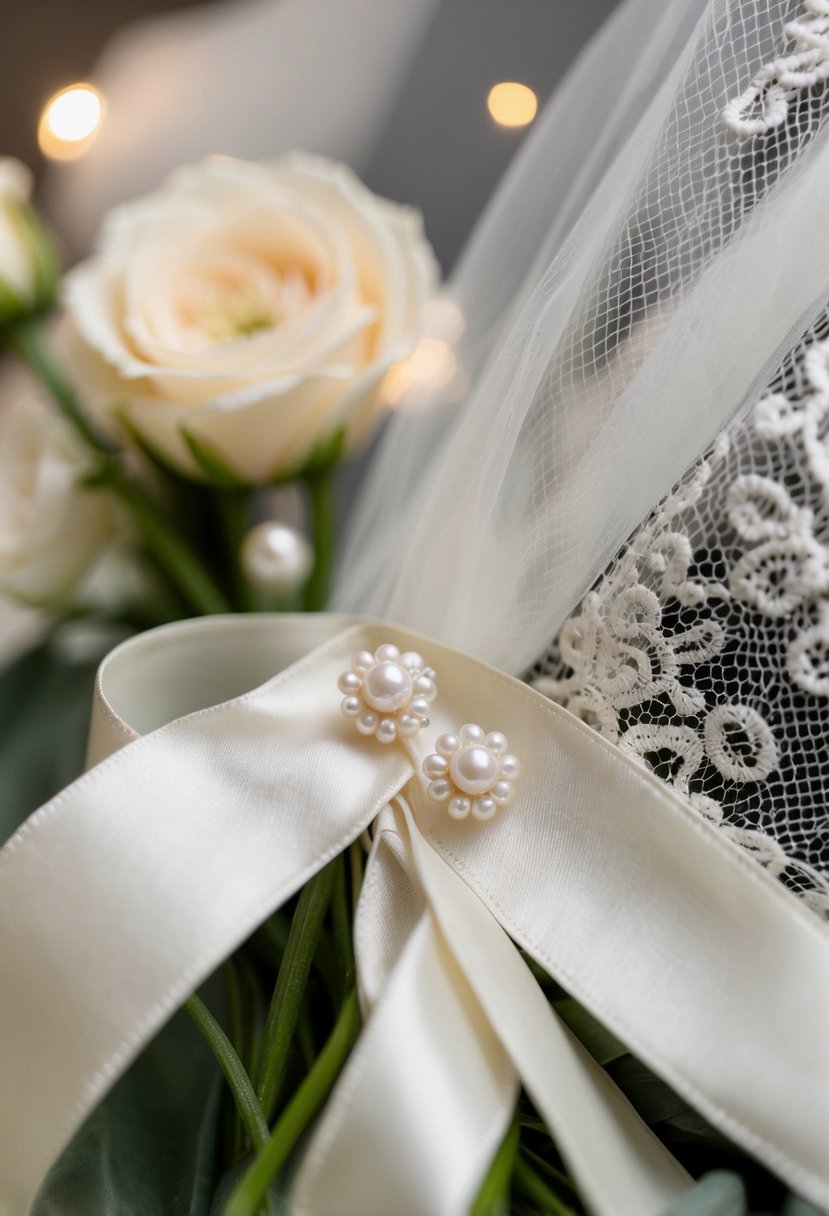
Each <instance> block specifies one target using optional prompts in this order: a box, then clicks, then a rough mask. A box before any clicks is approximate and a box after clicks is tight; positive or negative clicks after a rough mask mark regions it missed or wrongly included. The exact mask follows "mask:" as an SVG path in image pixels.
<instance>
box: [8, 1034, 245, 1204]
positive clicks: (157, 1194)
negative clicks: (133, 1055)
mask: <svg viewBox="0 0 829 1216" xmlns="http://www.w3.org/2000/svg"><path fill="white" fill-rule="evenodd" d="M220 1094H221V1081H220V1075H219V1071H218V1067H217V1065H216V1063H215V1061H214V1059H213V1057H212V1056H211V1054H210V1052H209V1051H208V1049H207V1047H206V1045H205V1043H204V1042H203V1041H202V1039H201V1038H200V1037H199V1035H198V1034H196V1033H195V1031H194V1029H193V1027H192V1025H191V1023H190V1021H189V1019H187V1018H186V1017H185V1016H184V1015H183V1014H181V1013H178V1014H176V1016H175V1017H174V1018H173V1020H172V1021H171V1022H170V1023H169V1024H168V1025H167V1026H166V1027H165V1029H164V1030H162V1032H161V1033H160V1034H159V1035H158V1036H157V1038H156V1039H155V1040H154V1041H153V1042H152V1043H151V1044H150V1046H149V1047H148V1048H147V1050H146V1051H145V1052H144V1053H143V1054H142V1055H141V1056H140V1057H139V1059H138V1060H137V1061H136V1063H135V1064H133V1066H132V1067H131V1068H130V1070H129V1071H128V1072H127V1073H126V1075H125V1076H124V1077H122V1079H121V1080H120V1081H119V1082H118V1083H117V1085H116V1086H115V1088H114V1089H113V1090H112V1091H111V1093H110V1094H109V1095H108V1097H107V1098H106V1099H105V1100H104V1102H103V1103H102V1104H101V1105H100V1106H99V1107H98V1108H97V1110H95V1111H94V1112H93V1114H92V1115H91V1116H90V1118H89V1119H88V1120H87V1121H86V1123H85V1124H84V1125H83V1127H82V1128H81V1129H80V1131H79V1132H78V1133H77V1135H76V1136H75V1137H74V1139H73V1140H72V1142H71V1144H70V1145H69V1147H68V1148H67V1149H66V1150H65V1151H64V1152H63V1153H62V1154H61V1156H60V1157H59V1158H58V1160H57V1162H56V1163H55V1164H54V1166H53V1167H52V1169H51V1170H50V1171H49V1173H48V1175H47V1176H46V1179H45V1181H44V1183H43V1185H42V1187H41V1189H40V1192H39V1194H38V1197H37V1199H36V1200H35V1203H34V1206H33V1207H32V1210H31V1216H162V1213H163V1216H208V1214H209V1213H210V1211H211V1204H212V1200H213V1194H214V1191H215V1185H216V1177H215V1174H216V1146H217V1137H218V1127H219V1097H220Z"/></svg>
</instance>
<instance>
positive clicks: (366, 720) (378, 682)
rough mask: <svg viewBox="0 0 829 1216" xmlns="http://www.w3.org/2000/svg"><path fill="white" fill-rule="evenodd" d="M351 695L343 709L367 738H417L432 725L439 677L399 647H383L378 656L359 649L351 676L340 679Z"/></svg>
mask: <svg viewBox="0 0 829 1216" xmlns="http://www.w3.org/2000/svg"><path fill="white" fill-rule="evenodd" d="M338 687H339V690H340V692H342V693H344V694H345V696H344V697H343V699H342V702H341V704H340V708H341V710H342V712H343V713H344V714H345V716H346V717H347V718H355V719H356V722H357V730H358V731H359V732H360V734H361V735H374V736H375V737H376V738H377V739H379V740H380V742H381V743H394V741H395V739H397V737H398V736H400V737H401V738H403V739H413V738H414V737H415V735H417V734H418V733H419V732H420V731H421V730H422V729H423V727H424V726H428V725H429V706H430V705H431V703H432V702H433V701H434V699H435V697H436V696H437V695H438V690H437V685H436V684H435V673H434V671H433V670H432V668H431V667H427V666H426V664H425V663H424V661H423V659H422V657H421V656H420V655H419V654H416V653H415V652H414V651H413V650H410V651H408V652H407V653H406V654H401V653H400V651H399V650H398V648H397V647H396V646H391V645H385V646H378V648H377V650H375V652H374V654H372V653H371V651H369V650H358V651H357V653H356V654H355V655H354V657H353V659H352V661H351V671H344V672H343V674H342V675H341V676H340V678H339V680H338Z"/></svg>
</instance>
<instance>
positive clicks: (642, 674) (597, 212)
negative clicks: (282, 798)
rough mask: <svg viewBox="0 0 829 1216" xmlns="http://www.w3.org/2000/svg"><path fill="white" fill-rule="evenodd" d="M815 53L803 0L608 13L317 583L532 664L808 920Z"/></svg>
mask: <svg viewBox="0 0 829 1216" xmlns="http://www.w3.org/2000/svg"><path fill="white" fill-rule="evenodd" d="M827 65H829V4H826V3H825V0H807V2H806V3H805V4H801V3H794V2H792V0H785V2H781V0H707V2H705V0H683V2H682V3H680V4H672V5H665V4H663V3H661V0H628V2H627V3H625V4H623V5H622V6H621V7H620V9H619V10H618V11H617V13H616V14H615V16H614V17H613V18H612V19H611V20H610V22H608V24H607V25H606V26H605V28H604V29H603V30H602V31H601V32H600V34H599V36H598V37H597V38H596V39H595V40H594V42H593V43H592V44H591V45H590V46H589V47H588V48H587V50H586V52H585V53H584V54H583V55H582V56H581V58H580V59H579V60H578V61H577V62H576V64H575V65H574V67H573V69H572V70H571V73H570V75H569V77H568V78H567V79H566V80H565V82H564V84H563V86H562V88H561V89H560V90H559V92H558V93H557V94H556V95H555V96H554V97H553V99H552V100H551V102H550V103H549V104H548V107H547V109H546V111H545V113H544V115H543V118H542V120H541V122H540V123H539V126H538V129H537V130H536V131H535V132H534V134H533V135H532V137H531V138H530V139H529V140H528V141H527V143H526V144H525V146H524V148H523V150H522V152H521V155H520V156H519V158H518V160H517V162H516V163H515V165H514V166H513V168H512V170H511V172H510V173H509V174H508V175H507V177H506V179H505V181H504V182H503V184H502V186H501V188H500V190H499V192H498V193H497V195H496V197H495V198H494V200H493V201H492V204H491V205H490V207H489V209H488V211H487V213H486V214H485V216H484V218H483V219H482V221H481V223H480V225H479V228H478V230H477V232H476V233H475V234H474V235H473V237H472V239H471V241H470V244H469V247H468V249H467V251H466V253H465V255H464V256H463V258H462V259H461V262H460V265H459V267H458V269H457V272H456V274H455V276H454V278H453V279H452V281H451V282H450V284H449V292H450V295H451V297H452V298H453V299H454V301H455V302H456V303H457V304H458V306H459V308H460V310H461V313H462V315H463V319H464V324H465V328H464V331H463V334H462V336H461V337H460V339H459V340H458V341H457V342H456V344H455V346H454V351H453V354H454V356H455V358H456V359H457V360H458V363H459V365H460V367H461V369H462V374H463V375H465V376H466V377H468V389H467V391H466V393H465V395H464V396H463V398H462V399H461V400H460V402H458V401H457V400H448V399H447V397H448V396H449V394H446V393H444V394H442V393H441V390H440V389H436V390H435V392H434V393H433V394H432V396H431V399H430V400H429V402H428V405H429V407H430V408H429V409H428V410H425V411H424V409H423V401H422V399H421V400H420V401H418V402H415V403H414V405H412V406H411V407H410V408H408V409H407V408H406V403H405V402H404V403H403V404H402V406H401V408H400V409H399V410H398V412H397V413H396V415H395V416H394V417H393V418H392V420H391V422H390V424H389V426H388V428H387V431H386V433H385V435H384V438H383V440H382V443H381V445H380V448H379V452H378V455H377V458H376V460H375V462H374V465H373V468H372V470H371V472H370V475H369V478H368V481H367V484H366V487H365V490H364V492H363V495H362V499H361V501H360V502H359V503H358V508H357V510H356V512H355V516H354V520H353V526H352V528H351V531H350V536H349V538H348V544H347V546H346V551H345V554H344V559H343V561H342V564H341V568H340V571H339V579H338V584H337V589H336V594H335V602H336V605H337V607H339V608H342V609H348V610H351V609H354V608H357V607H359V609H360V610H361V611H367V612H370V613H372V614H376V615H378V616H386V617H389V618H390V619H393V620H398V621H401V622H402V623H404V624H408V625H411V626H412V627H416V628H418V629H421V630H423V631H425V632H428V633H430V634H433V635H435V636H438V637H440V638H442V639H443V640H445V641H447V642H449V643H451V644H453V645H457V646H459V647H461V648H463V649H464V650H467V651H469V652H471V653H473V654H477V655H479V656H481V657H483V658H485V659H486V660H488V661H489V662H491V663H493V664H495V665H497V666H499V667H502V668H504V669H506V670H508V671H510V672H512V673H515V674H519V673H526V672H527V671H528V670H529V669H533V674H534V676H535V677H536V678H537V679H538V686H539V687H541V688H542V689H543V690H544V691H545V692H547V693H548V695H551V696H553V697H555V698H556V699H557V700H560V701H561V702H562V703H563V704H565V705H568V706H569V708H570V709H572V710H573V711H574V712H576V713H578V714H580V716H583V717H585V718H586V719H587V720H589V721H591V722H592V723H593V724H594V725H596V727H597V729H600V730H601V731H602V733H604V734H605V735H607V736H608V737H609V738H611V739H613V740H614V741H615V742H617V743H619V744H620V745H621V746H623V747H625V748H626V749H627V750H629V751H632V752H633V753H634V754H636V755H638V756H639V757H640V758H641V759H642V760H644V761H645V762H647V763H649V764H650V765H651V766H652V767H654V768H655V769H656V771H657V772H658V773H659V774H660V775H661V776H663V777H664V778H665V779H666V780H668V781H670V782H671V783H672V784H674V785H675V786H676V787H677V788H678V789H679V790H680V791H681V792H683V793H685V794H686V795H687V796H688V797H689V798H690V799H691V801H692V802H694V803H695V805H696V806H697V808H698V809H699V810H700V812H701V813H703V814H705V815H706V816H707V817H709V818H712V819H714V820H715V821H717V822H719V823H721V824H722V826H723V827H724V829H725V830H726V831H727V832H729V833H730V834H731V835H732V837H734V838H735V839H736V840H737V842H738V843H740V844H742V845H743V846H745V847H747V848H749V849H750V850H751V851H752V852H753V853H754V854H755V855H756V856H757V857H758V859H759V860H760V861H762V862H763V863H764V864H766V865H767V866H769V868H770V869H771V870H772V872H773V873H775V874H778V875H781V876H782V877H783V878H784V880H785V881H787V882H788V884H789V885H790V886H792V887H794V888H795V889H796V890H797V891H798V892H800V893H802V894H804V895H805V896H806V897H807V899H808V900H809V902H810V903H812V905H813V906H814V907H815V908H816V909H818V910H819V911H825V910H826V909H827V908H829V902H827V899H826V895H827V891H829V887H827V884H826V882H825V880H824V879H823V877H822V870H823V869H825V868H827V866H829V853H828V848H829V846H827V840H829V833H827V831H826V817H825V812H824V810H823V809H822V808H823V807H825V803H826V789H827V785H829V772H827V771H826V766H825V765H823V764H822V762H821V759H820V756H821V754H822V753H821V752H820V751H819V750H818V751H816V750H815V746H814V740H815V738H816V737H818V736H819V735H820V734H821V733H822V732H825V729H826V724H827V713H828V712H829V710H828V709H827V699H826V698H827V696H829V659H827V656H829V599H827V597H829V573H827V572H829V548H827V545H829V449H826V448H825V447H824V436H825V434H826V431H827V430H829V423H827V413H829V371H827V367H829V347H827V346H826V345H825V344H824V345H822V344H821V339H822V338H825V333H826V324H825V320H821V318H822V316H823V309H824V305H825V304H826V301H827V298H829V225H827V224H826V222H825V202H824V200H825V199H826V198H827V197H829V194H827V191H829V151H827V148H826V138H827V131H826V126H827V123H826V118H827V113H829V94H827V90H826V85H825V79H826V75H827V70H829V69H828V68H827ZM438 336H440V335H438ZM421 397H422V394H421ZM718 436H719V437H720V438H719V439H718ZM712 445H714V446H712ZM677 485H679V486H680V489H679V490H678V491H677V493H676V494H675V495H674V496H673V497H669V498H668V499H666V495H668V494H669V492H670V491H671V488H672V487H674V486H677ZM663 500H665V501H664V503H663ZM661 503H662V504H663V505H662V506H661V507H659V504H661ZM658 507H659V509H658V510H657V508H658ZM591 588H593V590H592V591H591V590H590V589H591ZM588 593H589V594H588ZM585 597H586V598H585ZM551 643H552V644H551Z"/></svg>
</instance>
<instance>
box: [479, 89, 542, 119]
mask: <svg viewBox="0 0 829 1216" xmlns="http://www.w3.org/2000/svg"><path fill="white" fill-rule="evenodd" d="M486 105H487V109H488V110H489V112H490V114H491V115H492V117H493V118H494V119H495V121H496V122H497V123H498V126H499V127H527V126H529V124H530V123H531V122H532V120H533V119H534V118H535V116H536V114H537V113H538V98H537V97H536V95H535V93H534V92H533V91H532V89H531V88H530V87H529V86H528V85H526V84H521V83H520V82H519V81H517V80H502V81H501V83H500V84H496V85H493V87H492V88H491V89H490V90H489V96H488V97H487V99H486Z"/></svg>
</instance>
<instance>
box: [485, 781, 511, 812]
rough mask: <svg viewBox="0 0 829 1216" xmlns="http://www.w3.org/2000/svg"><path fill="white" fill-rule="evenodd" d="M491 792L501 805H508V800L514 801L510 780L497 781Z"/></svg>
mask: <svg viewBox="0 0 829 1216" xmlns="http://www.w3.org/2000/svg"><path fill="white" fill-rule="evenodd" d="M489 792H490V794H491V795H492V797H493V798H494V799H495V801H496V802H497V803H498V805H499V806H506V805H507V803H508V802H512V794H513V790H512V785H511V783H510V782H509V781H496V782H495V784H494V785H493V787H492V789H491V790H490V791H489Z"/></svg>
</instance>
